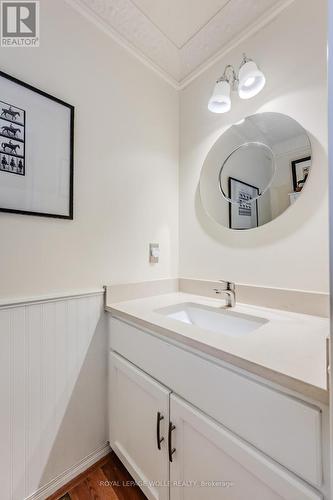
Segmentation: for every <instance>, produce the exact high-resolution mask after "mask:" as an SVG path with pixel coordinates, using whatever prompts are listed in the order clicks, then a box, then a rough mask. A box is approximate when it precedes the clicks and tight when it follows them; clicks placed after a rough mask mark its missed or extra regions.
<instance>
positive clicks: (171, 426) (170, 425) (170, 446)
mask: <svg viewBox="0 0 333 500" xmlns="http://www.w3.org/2000/svg"><path fill="white" fill-rule="evenodd" d="M175 428H176V426H175V425H173V423H172V422H170V423H169V433H168V451H169V461H170V462H172V455H173V454H174V453H175V451H176V448H172V431H174V430H175Z"/></svg>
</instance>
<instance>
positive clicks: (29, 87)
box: [0, 71, 75, 220]
mask: <svg viewBox="0 0 333 500" xmlns="http://www.w3.org/2000/svg"><path fill="white" fill-rule="evenodd" d="M0 78H4V79H6V80H9V81H10V82H12V83H14V84H16V85H19V86H21V87H23V88H25V89H27V90H30V91H32V92H35V93H36V94H38V95H40V96H41V97H44V98H45V99H49V100H51V101H54V102H56V103H57V104H60V105H61V106H65V107H66V108H68V109H69V120H70V123H69V148H70V151H69V193H68V214H55V213H48V212H34V211H28V210H21V209H13V208H6V207H1V206H0V212H5V213H12V214H19V215H33V216H37V217H51V218H55V219H68V220H73V218H74V208H73V205H74V114H75V108H74V106H73V105H71V104H69V103H67V102H65V101H63V100H62V99H59V98H58V97H55V96H53V95H51V94H49V93H47V92H45V91H43V90H41V89H39V88H37V87H34V86H33V85H30V84H28V83H26V82H23V81H22V80H19V79H18V78H15V77H14V76H11V75H9V74H7V73H5V72H3V71H0ZM0 101H2V99H1V95H0ZM2 102H4V101H2ZM15 107H16V106H15ZM18 109H19V108H18ZM24 131H25V129H24ZM24 140H26V137H25V136H24ZM0 173H1V171H0Z"/></svg>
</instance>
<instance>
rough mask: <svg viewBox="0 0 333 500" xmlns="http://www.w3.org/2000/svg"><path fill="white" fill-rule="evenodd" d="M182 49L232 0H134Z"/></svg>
mask: <svg viewBox="0 0 333 500" xmlns="http://www.w3.org/2000/svg"><path fill="white" fill-rule="evenodd" d="M132 1H133V3H134V4H135V5H136V6H137V7H138V8H139V9H140V10H141V12H143V13H144V14H145V15H146V16H147V18H148V19H150V21H151V22H152V23H154V24H155V26H157V27H158V29H159V30H160V31H162V33H164V34H165V36H166V37H167V38H169V40H170V41H171V42H172V43H173V44H174V45H175V46H176V47H177V48H178V49H181V48H182V47H183V46H184V45H185V44H186V42H188V41H189V39H190V38H192V37H193V36H194V35H195V34H196V33H197V32H198V31H199V30H200V29H201V28H202V27H203V26H204V25H205V24H207V23H208V22H209V21H210V19H211V18H212V17H214V16H215V15H216V14H217V13H218V12H219V10H221V9H222V8H223V7H224V6H225V4H227V3H228V2H229V1H230V0H132Z"/></svg>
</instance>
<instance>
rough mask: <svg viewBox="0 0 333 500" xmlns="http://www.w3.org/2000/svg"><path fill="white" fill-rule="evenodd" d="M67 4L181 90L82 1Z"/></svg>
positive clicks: (162, 70) (70, 0) (157, 66)
mask: <svg viewBox="0 0 333 500" xmlns="http://www.w3.org/2000/svg"><path fill="white" fill-rule="evenodd" d="M65 2H66V3H67V4H68V5H70V6H71V7H72V8H73V9H75V10H76V11H77V12H79V13H80V14H81V15H82V16H83V17H85V18H86V19H87V20H88V21H91V22H92V23H93V24H95V26H96V27H97V28H99V29H100V30H101V31H103V32H104V33H105V34H106V35H108V36H110V37H111V38H112V39H113V40H114V41H115V42H117V43H118V44H119V45H120V46H121V47H123V48H124V49H126V50H127V51H128V52H129V53H130V54H132V55H133V56H134V57H135V58H136V59H138V60H139V61H140V62H141V63H143V64H144V65H145V66H147V67H148V68H150V69H151V70H153V71H154V72H155V73H156V74H157V75H158V76H159V77H161V78H162V79H163V80H165V81H166V82H167V83H168V84H169V85H171V86H172V87H173V88H175V89H176V90H179V88H180V86H179V82H178V81H177V80H176V79H175V78H173V77H172V76H171V75H170V74H169V73H167V72H166V71H165V70H164V69H163V68H161V67H160V66H159V65H157V64H156V63H154V62H153V61H152V60H151V59H150V58H149V57H147V56H146V55H145V54H144V53H143V52H142V51H141V50H140V49H138V48H137V47H135V46H134V45H133V44H132V43H131V42H129V41H128V40H126V39H125V38H124V37H123V36H121V35H120V34H119V33H118V32H117V31H116V30H115V29H114V28H112V26H110V25H109V24H108V23H107V22H106V21H104V20H103V19H102V18H101V17H99V16H98V15H97V14H95V13H94V12H93V11H92V10H91V9H89V8H88V7H87V6H86V5H84V4H82V3H81V1H80V0H65Z"/></svg>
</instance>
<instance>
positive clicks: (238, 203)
mask: <svg viewBox="0 0 333 500" xmlns="http://www.w3.org/2000/svg"><path fill="white" fill-rule="evenodd" d="M259 193H260V192H259V189H258V188H257V187H255V186H251V184H247V183H246V182H243V181H240V180H239V179H234V178H233V177H229V198H230V200H232V201H233V203H230V202H229V227H230V229H251V228H253V227H258V203H257V200H255V201H251V200H252V199H253V198H255V197H256V196H258V195H259Z"/></svg>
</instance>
